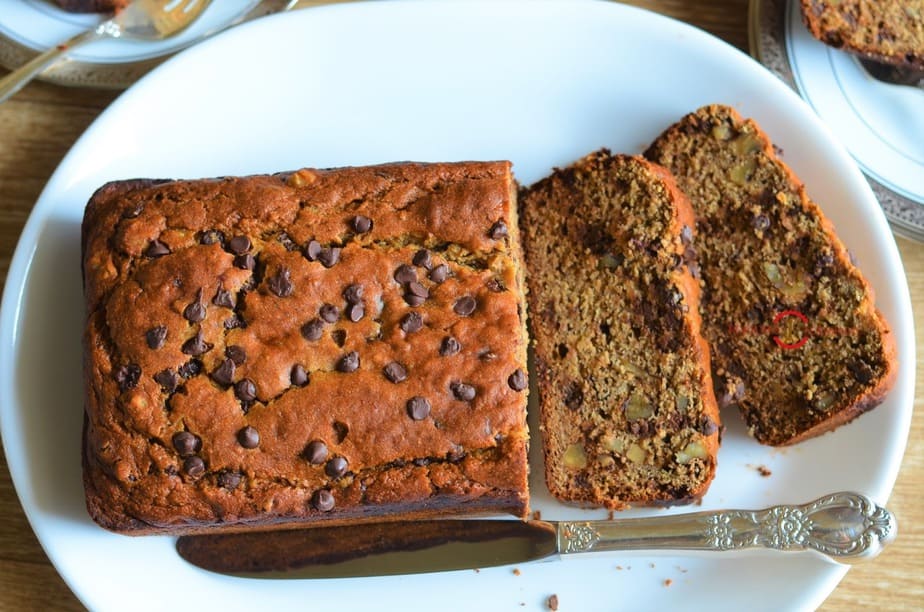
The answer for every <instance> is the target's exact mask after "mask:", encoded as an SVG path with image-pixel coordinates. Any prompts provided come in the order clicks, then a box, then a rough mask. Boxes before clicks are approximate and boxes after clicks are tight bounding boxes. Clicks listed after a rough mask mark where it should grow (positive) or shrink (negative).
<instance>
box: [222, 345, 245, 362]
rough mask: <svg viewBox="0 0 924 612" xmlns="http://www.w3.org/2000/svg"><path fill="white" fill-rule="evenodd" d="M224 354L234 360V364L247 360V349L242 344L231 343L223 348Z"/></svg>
mask: <svg viewBox="0 0 924 612" xmlns="http://www.w3.org/2000/svg"><path fill="white" fill-rule="evenodd" d="M225 356H226V357H227V358H228V359H230V360H231V361H233V362H234V365H244V362H245V361H247V351H245V350H244V347H243V346H240V345H237V344H232V345H230V346H228V347H226V348H225Z"/></svg>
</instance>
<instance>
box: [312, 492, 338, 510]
mask: <svg viewBox="0 0 924 612" xmlns="http://www.w3.org/2000/svg"><path fill="white" fill-rule="evenodd" d="M311 505H312V506H314V509H315V510H317V511H318V512H330V511H331V510H333V509H334V494H333V493H331V492H330V491H328V490H327V489H321V490H319V491H315V492H314V495H312V496H311Z"/></svg>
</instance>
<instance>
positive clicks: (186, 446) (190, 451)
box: [171, 431, 202, 457]
mask: <svg viewBox="0 0 924 612" xmlns="http://www.w3.org/2000/svg"><path fill="white" fill-rule="evenodd" d="M171 442H172V443H173V448H175V449H176V452H178V453H179V454H180V457H189V456H190V455H195V454H196V453H198V452H199V449H200V448H202V440H200V439H199V436H197V435H195V434H192V433H189V432H188V431H178V432H176V433H175V434H173V438H172V439H171Z"/></svg>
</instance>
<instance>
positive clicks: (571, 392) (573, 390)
mask: <svg viewBox="0 0 924 612" xmlns="http://www.w3.org/2000/svg"><path fill="white" fill-rule="evenodd" d="M562 398H563V399H564V401H565V406H567V407H568V408H570V409H571V410H577V409H578V408H580V407H581V404H583V403H584V390H583V389H581V385H580V384H578V383H576V382H569V383H567V384H566V385H565V386H564V388H563V389H562Z"/></svg>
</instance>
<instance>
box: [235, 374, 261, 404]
mask: <svg viewBox="0 0 924 612" xmlns="http://www.w3.org/2000/svg"><path fill="white" fill-rule="evenodd" d="M234 395H236V396H237V399H239V400H241V401H242V402H252V401H254V400H255V399H257V385H255V384H254V382H253V381H252V380H250V379H249V378H243V379H241V380H239V381H237V383H236V384H235V385H234Z"/></svg>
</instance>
